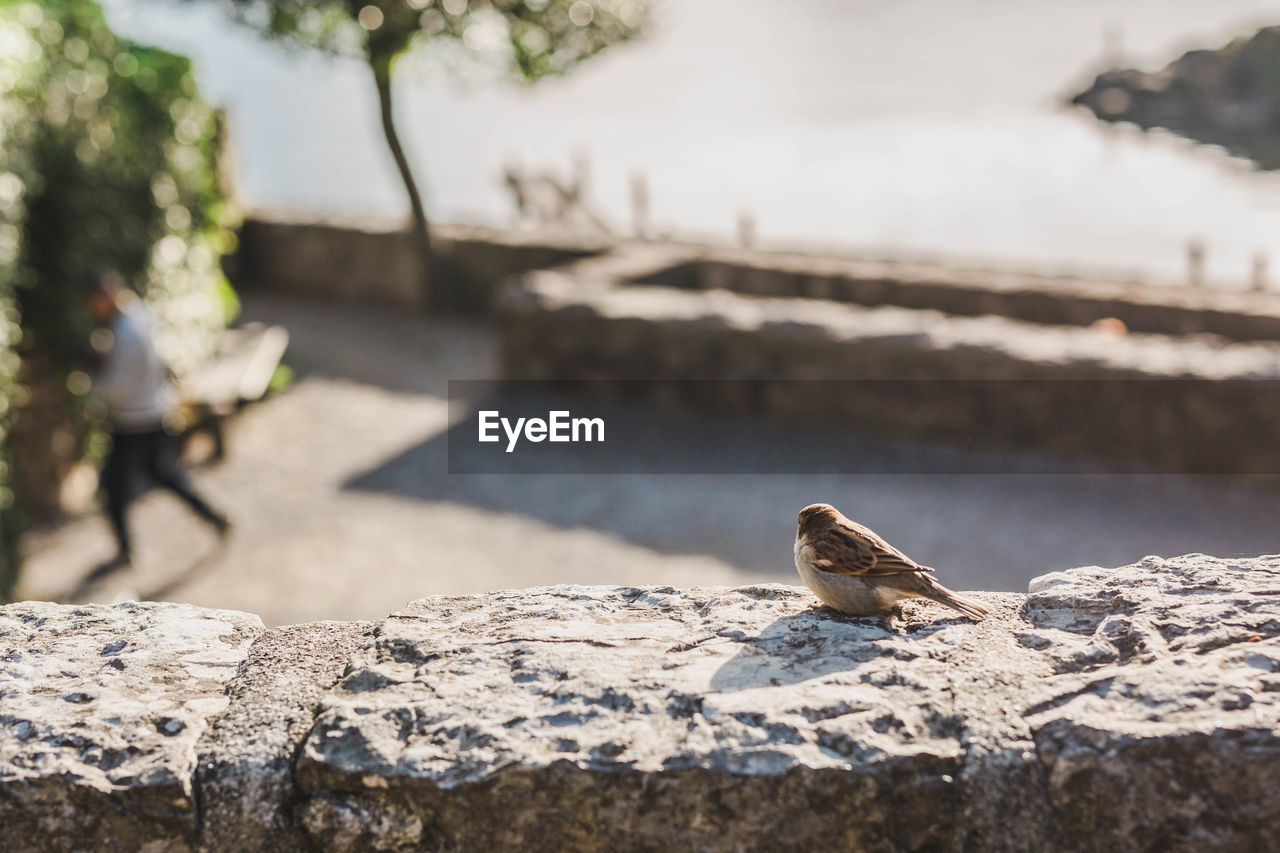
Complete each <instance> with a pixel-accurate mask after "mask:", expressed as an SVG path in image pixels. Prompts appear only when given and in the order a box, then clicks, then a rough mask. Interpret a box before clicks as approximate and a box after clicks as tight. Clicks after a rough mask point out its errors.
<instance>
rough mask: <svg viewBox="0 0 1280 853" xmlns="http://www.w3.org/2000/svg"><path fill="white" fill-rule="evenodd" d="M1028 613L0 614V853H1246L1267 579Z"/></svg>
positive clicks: (1113, 584) (1268, 656)
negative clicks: (191, 852) (272, 624)
mask: <svg viewBox="0 0 1280 853" xmlns="http://www.w3.org/2000/svg"><path fill="white" fill-rule="evenodd" d="M1031 589H1032V591H1031V593H1030V594H1029V595H1028V596H1025V597H1024V596H1020V595H1014V594H994V593H977V594H976V595H978V596H979V597H981V598H982V599H983V600H984V601H985V602H986V603H987V604H989V605H990V606H991V607H992V609H993V614H992V616H991V617H989V618H988V619H986V620H984V621H983V622H981V623H973V622H969V621H966V620H963V619H957V618H953V614H952V613H951V611H947V610H945V609H943V608H941V607H939V606H937V605H933V604H931V603H914V602H913V603H910V604H909V605H908V606H907V607H906V608H905V609H904V611H903V613H902V614H901V615H900V616H899V617H895V618H892V619H887V620H876V619H854V618H848V617H843V616H839V615H836V614H833V613H831V612H829V611H825V610H820V609H816V608H815V607H814V606H813V605H814V604H815V599H814V598H813V597H812V596H811V595H810V594H809V593H808V592H807V591H805V590H803V589H798V588H795V587H787V586H781V585H774V584H768V585H761V586H756V587H745V588H741V589H712V588H708V589H690V590H675V589H671V588H654V587H650V588H644V589H616V588H605V587H549V588H537V589H529V590H518V591H505V592H496V593H491V594H488V595H475V596H455V597H449V596H437V597H432V598H427V599H423V600H421V601H417V602H414V603H412V604H410V605H408V606H407V607H406V608H405V609H404V610H402V611H400V612H399V613H396V614H393V615H392V616H390V617H388V618H387V619H386V620H384V621H382V622H380V623H378V624H377V625H376V626H374V627H373V630H372V632H370V627H371V626H368V625H364V624H359V623H352V624H341V623H321V624H315V625H301V626H291V627H287V628H280V629H276V630H273V631H271V632H267V633H265V634H262V635H261V636H258V635H259V633H260V631H261V629H260V627H259V626H258V624H257V623H256V621H254V620H253V619H252V618H251V617H247V616H244V615H242V614H228V613H220V612H216V611H202V610H198V609H196V608H191V607H185V606H181V605H138V604H126V605H121V606H119V607H116V608H71V607H58V606H56V605H48V604H24V605H12V606H10V607H7V608H0V652H2V653H3V657H0V697H2V698H3V705H2V706H0V848H2V849H4V850H10V849H12V850H28V849H31V850H66V849H81V848H90V847H93V848H103V847H105V848H108V849H111V848H112V847H114V848H115V849H154V850H165V849H184V848H192V847H195V846H197V845H198V846H199V847H201V848H203V849H206V850H234V851H240V850H254V849H263V850H266V849H270V850H281V849H284V850H288V849H293V850H298V849H307V848H309V847H312V846H315V847H319V848H320V849H330V850H347V849H382V850H451V851H467V850H494V849H520V850H535V851H536V850H604V849H618V848H620V847H625V848H626V849H634V850H657V849H704V850H766V849H767V850H785V849H811V848H816V847H819V846H821V847H823V848H832V847H834V848H836V849H860V850H861V849H865V850H954V851H959V850H1027V851H1039V850H1056V851H1077V850H1081V851H1083V850H1107V851H1111V850H1117V851H1126V850H1204V849H1213V850H1240V851H1254V850H1270V849H1280V808H1277V806H1278V805H1280V795H1278V794H1277V791H1280V557H1266V558H1259V559H1254V560H1239V561H1230V560H1222V559H1216V558H1213V557H1205V556H1201V555H1191V556H1187V557H1180V558H1176V559H1170V560H1165V559H1160V558H1154V557H1151V558H1147V559H1145V560H1143V561H1141V562H1140V563H1137V564H1135V565H1132V566H1126V567H1123V568H1119V569H1103V568H1096V567H1091V568H1084V569H1075V570H1072V571H1069V572H1061V573H1055V574H1052V575H1046V576H1044V577H1042V578H1038V579H1037V580H1036V581H1034V582H1033V583H1032V585H1031ZM254 637H258V639H257V640H256V642H253V644H252V647H250V645H249V644H250V642H251V641H252V640H253V638H254ZM246 654H247V657H246ZM112 661H118V663H112ZM242 661H243V663H241V662H242ZM237 665H239V672H238V673H237V674H236V675H235V676H234V678H232V677H231V673H232V672H233V671H234V669H235V668H236V666H237ZM121 667H123V668H121ZM335 682H336V683H335ZM228 699H229V704H228ZM211 720H212V722H211ZM166 732H168V733H167V734H166ZM109 750H114V751H111V752H109ZM197 754H198V755H199V756H200V766H199V768H198V769H197V767H196V765H195V756H196V755H197ZM107 756H109V757H107ZM193 790H194V792H195V794H194V798H193V795H192V792H193Z"/></svg>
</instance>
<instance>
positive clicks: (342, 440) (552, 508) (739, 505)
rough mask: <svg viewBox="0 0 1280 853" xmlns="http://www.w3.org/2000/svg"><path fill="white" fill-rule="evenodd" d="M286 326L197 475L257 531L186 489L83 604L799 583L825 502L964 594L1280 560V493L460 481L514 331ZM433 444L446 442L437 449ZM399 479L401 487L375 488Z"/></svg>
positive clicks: (1134, 486)
mask: <svg viewBox="0 0 1280 853" xmlns="http://www.w3.org/2000/svg"><path fill="white" fill-rule="evenodd" d="M244 305H245V310H244V318H245V319H246V320H264V321H268V322H278V323H283V324H284V325H286V326H287V327H288V328H289V330H290V332H291V335H292V344H291V348H290V351H289V354H288V355H287V356H286V360H287V361H288V362H289V363H290V364H291V365H292V366H293V367H294V368H295V369H296V371H297V375H298V380H297V382H296V383H295V384H294V386H293V387H292V388H291V389H290V390H288V391H287V392H285V393H283V394H280V395H278V396H276V397H274V398H272V399H269V400H267V401H265V402H263V403H260V404H258V405H255V406H253V407H251V408H249V409H248V410H246V411H245V412H243V413H242V414H241V415H239V416H238V417H237V418H236V419H235V420H234V422H233V423H232V425H231V427H230V431H229V447H228V456H227V459H226V461H225V462H223V463H222V464H220V465H219V466H217V467H216V468H210V469H202V470H198V471H196V472H194V476H195V480H196V482H197V484H198V486H199V488H200V489H201V490H202V491H203V492H205V493H206V494H207V495H208V496H209V497H210V498H211V499H212V500H213V501H215V502H216V503H218V504H219V505H221V506H224V507H226V508H227V510H228V511H229V513H230V514H231V516H232V517H233V519H234V520H235V522H236V528H235V531H234V533H233V535H232V537H231V538H230V540H229V541H228V542H226V543H225V546H220V545H219V543H218V542H217V540H216V538H215V537H214V536H213V535H212V533H210V532H209V531H208V530H206V529H205V528H204V527H203V526H202V525H201V524H200V523H199V522H198V521H197V520H195V519H194V518H192V517H191V516H190V515H189V514H188V513H187V512H186V510H185V508H184V507H182V506H181V505H180V504H178V503H177V501H176V500H174V499H172V498H171V497H169V496H167V495H163V494H158V493H157V494H152V495H150V496H148V497H147V498H146V499H144V500H143V501H141V502H140V503H139V504H138V505H137V507H136V508H135V510H134V512H133V519H132V522H133V525H134V531H135V539H136V541H137V543H138V546H137V547H138V552H139V553H138V558H137V561H136V565H135V566H134V567H133V568H132V569H129V570H126V571H123V572H120V573H117V574H115V575H113V576H110V577H108V578H106V579H104V580H103V581H101V582H100V583H95V584H93V585H91V586H90V587H88V588H83V589H80V595H79V596H78V597H77V600H96V601H114V600H122V599H126V598H138V597H142V598H166V599H171V600H177V601H188V602H192V603H196V604H200V605H204V606H209V607H227V608H235V609H242V610H249V611H252V612H255V613H259V614H261V615H262V617H263V619H264V620H265V621H266V622H268V623H269V624H282V623H291V622H302V621H311V620H317V619H360V618H377V617H381V616H383V615H385V614H386V613H388V612H389V611H391V610H393V609H395V608H397V607H399V606H400V605H402V604H404V603H405V602H406V601H409V600H411V599H414V598H418V597H421V596H424V595H430V594H434V593H461V592H480V591H485V590H489V589H496V588H504V587H520V586H531V585H540V584H555V583H603V584H631V585H634V584H671V585H678V586H693V585H704V586H705V585H728V584H741V583H750V582H757V581H762V580H769V581H783V582H787V583H795V582H798V579H797V578H796V575H795V570H794V568H793V567H792V566H791V539H792V536H793V535H794V525H795V513H796V511H797V510H798V509H799V508H800V507H801V506H803V505H804V504H806V503H810V502H813V501H818V500H823V501H829V502H831V503H834V504H836V505H837V506H840V507H841V508H842V509H844V510H845V511H846V512H847V513H848V514H850V515H852V516H854V517H856V518H858V519H860V520H862V521H864V522H866V523H868V524H870V525H871V526H872V527H874V528H876V529H877V530H879V531H880V532H881V533H883V534H885V535H886V536H887V537H889V538H890V539H891V540H892V541H894V542H895V543H896V544H898V545H899V546H900V547H902V548H903V549H904V550H906V551H907V552H908V553H909V554H911V555H912V556H914V557H915V558H916V559H918V560H919V561H921V562H924V563H929V564H932V565H935V566H937V567H938V569H939V572H940V576H941V577H942V578H943V580H944V581H945V582H947V583H948V584H949V585H951V586H955V587H959V588H979V587H981V588H993V589H1022V588H1025V584H1026V581H1027V580H1028V579H1029V578H1030V577H1033V576H1035V575H1038V574H1042V573H1044V572H1047V571H1053V570H1057V569H1062V568H1069V567H1071V566H1075V565H1083V564H1098V565H1118V564H1122V563H1126V562H1130V561H1133V560H1136V559H1138V558H1140V557H1142V556H1144V555H1146V554H1151V553H1158V554H1163V555H1173V554H1180V553H1186V552H1192V551H1202V552H1206V553H1214V554H1218V555H1222V556H1230V555H1233V554H1258V553H1274V552H1276V551H1280V544H1277V537H1278V536H1280V534H1277V532H1276V530H1275V524H1274V519H1275V518H1276V517H1277V516H1278V515H1280V487H1277V485H1276V483H1274V482H1272V483H1269V484H1268V483H1261V482H1256V481H1255V482H1251V483H1231V482H1228V481H1225V480H1222V479H1218V478H1207V477H1201V478H1175V477H1160V476H1118V475H1107V476H1081V475H1060V476H1053V475H1019V476H1012V475H948V474H930V475H894V476H891V475H875V476H869V475H863V476H853V475H827V476H821V477H814V476H798V475H770V476H758V477H751V476H746V475H738V476H733V477H711V476H702V477H677V476H663V477H643V476H625V477H624V476H584V477H570V476H555V477H509V478H498V477H457V476H453V477H450V476H448V475H447V474H446V473H445V465H444V460H443V456H442V454H441V452H440V451H439V449H438V448H439V443H438V442H433V441H432V439H434V438H437V437H438V436H439V435H440V434H441V433H442V432H443V431H444V430H445V429H446V427H447V421H448V410H447V402H446V399H445V392H446V382H447V380H448V379H451V378H453V379H461V378H472V379H474V378H485V377H488V376H491V375H492V372H493V369H494V359H493V346H494V342H493V340H492V337H491V334H490V332H489V331H488V330H487V329H486V328H485V327H484V326H482V325H480V324H477V323H473V322H469V321H460V320H435V319H428V318H423V317H418V316H413V315H411V314H406V313H405V312H402V311H392V310H385V309H377V308H368V307H352V306H346V305H335V304H332V303H321V302H310V301H306V300H301V299H297V298H285V297H279V296H262V295H249V296H246V298H245V303H244ZM424 447H425V448H427V449H422V448H424ZM370 472H377V477H376V478H375V479H376V485H377V490H372V489H370V488H369V487H368V486H367V485H365V484H366V483H367V482H368V480H369V476H368V475H369V474H370ZM26 551H27V560H26V566H25V569H24V580H23V584H22V586H21V588H20V590H19V594H20V595H21V596H22V597H25V598H37V599H50V598H52V599H59V600H67V599H68V598H70V597H72V596H73V594H74V593H75V592H76V591H77V589H78V588H80V587H82V581H83V579H84V577H85V576H86V575H87V574H88V572H89V571H90V570H91V569H92V568H93V566H95V565H96V564H97V563H99V562H101V561H102V560H104V559H106V558H107V557H109V556H110V554H111V551H112V545H111V540H110V536H109V534H108V530H107V526H106V523H105V522H104V521H103V520H102V519H101V518H98V517H92V518H85V519H80V520H77V521H74V522H71V523H69V524H66V525H63V526H62V527H60V528H58V529H56V530H51V531H49V530H46V531H40V532H38V533H37V534H36V535H33V536H31V537H29V538H28V540H27V542H26Z"/></svg>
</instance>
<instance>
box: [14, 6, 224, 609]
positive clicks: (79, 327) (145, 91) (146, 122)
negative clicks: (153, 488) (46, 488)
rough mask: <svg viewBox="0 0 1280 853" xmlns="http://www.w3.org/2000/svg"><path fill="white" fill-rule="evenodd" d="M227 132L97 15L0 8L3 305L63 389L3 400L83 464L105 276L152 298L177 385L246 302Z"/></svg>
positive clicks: (29, 354) (188, 88) (176, 80)
mask: <svg viewBox="0 0 1280 853" xmlns="http://www.w3.org/2000/svg"><path fill="white" fill-rule="evenodd" d="M218 130H219V128H218V119H217V115H216V113H215V112H214V111H213V110H212V109H210V108H209V106H208V105H207V104H205V103H204V102H203V101H202V100H201V99H200V97H199V94H198V92H197V91H196V85H195V81H194V78H193V76H192V73H191V64H190V62H189V61H188V60H187V59H185V58H184V57H181V56H176V55H174V54H171V53H168V52H166V51H163V50H158V49H155V48H150V47H144V46H141V45H137V44H133V43H131V42H128V41H126V40H124V39H120V38H118V37H117V36H116V35H115V34H113V33H112V32H111V30H110V29H109V28H108V27H107V26H106V24H105V22H104V21H103V18H102V13H101V10H100V9H99V7H98V5H97V4H96V3H94V2H92V0H42V2H40V3H35V2H13V0H0V300H3V299H4V297H5V296H6V295H7V294H9V293H12V294H13V299H14V301H15V303H16V307H17V310H18V314H19V315H20V316H21V324H22V330H23V332H22V337H21V344H20V352H21V354H22V356H23V359H24V361H29V360H32V359H37V358H38V359H40V360H41V361H42V363H45V362H47V363H49V364H51V365H52V369H51V370H50V371H48V374H49V375H50V376H52V377H54V381H52V382H45V384H46V385H47V386H49V387H42V388H37V387H31V388H28V389H26V391H21V390H19V391H17V392H15V391H14V389H13V388H12V387H11V386H10V387H5V386H3V385H0V394H5V395H6V397H5V399H6V400H7V401H9V402H10V405H11V402H12V400H14V399H15V397H14V395H15V393H16V394H18V395H21V398H22V399H21V402H23V403H24V405H28V406H29V405H35V404H36V403H39V404H40V405H41V406H44V407H45V408H46V409H47V408H48V407H50V406H52V407H54V408H59V409H61V412H62V415H61V417H63V419H64V420H69V421H70V422H71V427H72V432H73V433H74V435H75V436H76V437H77V439H78V441H77V448H76V452H83V448H84V447H85V441H84V439H85V438H86V436H87V435H88V434H89V424H90V420H91V418H90V413H89V412H88V411H87V410H86V408H85V406H84V403H85V400H86V398H85V397H84V395H85V392H86V391H87V389H88V382H87V380H86V377H85V375H84V374H83V373H81V372H80V371H79V370H77V369H76V366H77V359H78V358H79V357H80V355H81V354H83V353H84V352H85V351H86V344H87V341H88V335H89V332H90V326H89V320H88V317H87V315H86V314H85V311H84V308H83V304H82V299H81V294H82V293H83V289H84V286H85V284H86V283H87V281H88V280H89V279H90V278H91V277H92V276H93V274H94V273H96V272H97V271H100V270H103V269H116V270H118V271H119V272H120V273H121V274H123V275H124V276H125V278H126V279H127V280H129V281H130V282H131V283H132V284H133V285H134V287H136V288H137V289H138V290H139V291H140V292H142V293H143V294H144V295H145V296H146V297H147V298H148V300H149V301H150V302H151V304H152V306H153V310H154V311H155V313H156V317H157V321H158V326H159V345H160V347H161V349H162V350H163V352H164V355H165V356H166V358H167V359H168V360H169V362H170V364H171V365H172V366H173V368H174V370H175V372H177V373H178V374H179V375H181V374H183V373H185V372H187V371H189V370H190V369H192V368H193V367H194V366H195V365H197V364H198V363H199V362H200V361H201V360H202V359H203V358H205V357H206V356H207V355H208V353H209V352H210V350H211V347H212V345H213V342H214V336H215V334H216V332H217V331H218V330H219V329H221V328H222V327H223V326H224V325H225V323H226V320H227V317H226V313H225V310H224V306H225V305H226V304H228V303H229V302H231V301H233V300H228V298H227V291H228V289H229V288H228V285H227V283H226V280H225V278H224V277H223V276H222V273H221V270H220V267H219V258H220V256H221V254H222V253H223V252H224V251H226V250H228V249H229V248H230V241H231V240H232V239H233V238H232V236H231V234H230V232H228V231H227V230H225V228H224V227H223V221H224V219H225V218H226V210H225V206H224V202H223V200H222V197H221V194H220V192H219V185H218V171H217V145H218V136H219V134H218ZM6 316H10V315H6ZM0 342H2V343H4V344H7V345H8V346H9V347H10V348H12V347H13V346H14V345H15V344H17V341H15V340H13V339H12V338H7V339H6V338H0ZM32 373H33V371H24V376H25V377H26V378H28V379H30V380H31V381H32V382H36V383H39V382H44V379H43V378H40V377H33V376H28V374H32ZM42 376H43V374H41V377H42ZM3 379H4V377H3V376H0V382H3ZM10 380H11V377H10ZM25 411H26V409H24V408H22V407H19V415H18V417H19V423H18V424H17V432H18V434H19V436H23V430H22V423H21V421H22V419H23V418H24V417H25V415H24V414H23V413H24V412H25ZM46 420H47V419H46ZM42 431H46V430H42ZM27 438H30V439H31V441H33V442H34V444H33V445H30V446H29V445H28V443H27ZM15 440H18V441H21V442H22V452H21V454H20V458H21V461H22V463H23V465H24V466H25V465H26V464H28V463H29V462H30V463H32V464H34V463H35V462H36V461H37V458H38V457H39V456H40V454H42V453H53V452H55V449H54V448H51V447H42V446H41V442H42V440H43V439H42V438H41V436H39V435H36V436H26V437H21V438H19V439H15ZM43 443H44V444H50V442H48V441H43ZM15 455H17V454H15ZM0 470H3V469H0ZM46 479H47V478H46ZM19 497H20V498H21V497H22V495H20V496H19ZM0 529H3V528H2V527H0ZM4 592H5V588H4V582H3V574H2V573H0V595H3V594H4Z"/></svg>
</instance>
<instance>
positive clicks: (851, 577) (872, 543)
mask: <svg viewBox="0 0 1280 853" xmlns="http://www.w3.org/2000/svg"><path fill="white" fill-rule="evenodd" d="M795 554H796V570H797V571H799V572H800V577H801V578H802V579H803V580H804V582H805V585H806V586H808V587H809V589H811V590H813V591H814V592H815V593H817V596H818V598H820V599H822V602H823V603H824V604H826V605H827V606H828V607H832V608H834V609H836V610H839V611H840V612H841V613H846V614H848V615H850V616H880V615H883V614H886V613H889V612H890V611H892V610H893V609H894V608H895V607H896V606H897V604H898V602H899V601H902V600H903V599H905V598H927V599H929V600H931V601H936V602H938V603H939V604H945V605H947V606H948V607H951V608H954V609H956V610H959V611H960V612H961V613H963V614H964V615H965V616H968V617H969V618H970V619H974V620H978V619H981V618H982V617H984V616H986V615H987V613H988V612H989V611H988V610H987V608H985V607H983V606H982V605H981V604H979V603H978V602H976V601H973V600H972V599H969V598H965V597H964V596H961V595H957V594H956V593H954V592H952V591H951V590H949V589H947V588H946V587H944V586H943V585H942V584H940V583H938V582H937V581H935V580H934V579H933V576H932V575H931V574H930V572H932V571H933V569H931V568H930V567H929V566H922V565H920V564H919V563H917V562H916V561H915V560H913V559H911V558H910V557H908V556H907V555H906V554H904V553H902V552H901V551H899V550H898V549H897V548H895V547H893V546H892V545H890V544H889V543H888V542H886V541H885V540H884V539H883V538H881V537H880V535H879V534H877V533H876V532H875V531H874V530H872V529H871V528H869V527H864V526H863V525H861V524H859V523H858V522H856V521H854V520H853V519H850V518H846V517H845V516H844V515H843V514H841V512H840V511H839V510H837V509H836V508H835V507H833V506H831V505H830V504H811V505H810V506H807V507H805V508H804V509H802V510H800V519H799V528H798V529H797V530H796V546H795Z"/></svg>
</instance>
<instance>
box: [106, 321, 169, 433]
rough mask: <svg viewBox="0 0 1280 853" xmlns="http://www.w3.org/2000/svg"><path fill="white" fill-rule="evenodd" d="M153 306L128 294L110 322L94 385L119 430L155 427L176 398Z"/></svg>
mask: <svg viewBox="0 0 1280 853" xmlns="http://www.w3.org/2000/svg"><path fill="white" fill-rule="evenodd" d="M153 326H154V324H153V323H152V320H151V312H149V311H148V310H147V307H146V305H144V304H143V302H142V300H141V299H133V300H129V302H128V303H127V304H126V305H125V306H124V307H122V308H121V309H120V313H119V314H117V315H116V319H115V322H113V323H112V325H111V334H112V337H114V338H115V341H114V344H113V345H112V347H111V351H110V352H108V353H107V356H106V358H105V360H104V362H103V365H102V370H101V372H100V373H99V374H98V376H97V378H96V380H95V382H94V388H95V389H97V391H98V394H99V395H101V397H102V399H103V401H104V402H105V403H106V404H107V410H108V412H109V414H110V418H111V423H112V425H113V426H114V427H115V428H116V429H117V430H119V431H120V432H149V431H151V430H154V429H159V428H160V426H161V425H162V423H163V422H164V420H165V418H167V417H168V416H169V415H170V414H171V413H172V412H173V409H174V406H175V404H176V395H175V393H174V390H173V385H172V383H170V381H169V369H168V367H166V366H165V363H164V360H163V359H161V358H160V353H159V352H158V351H157V350H156V344H155V337H154V332H153Z"/></svg>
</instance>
